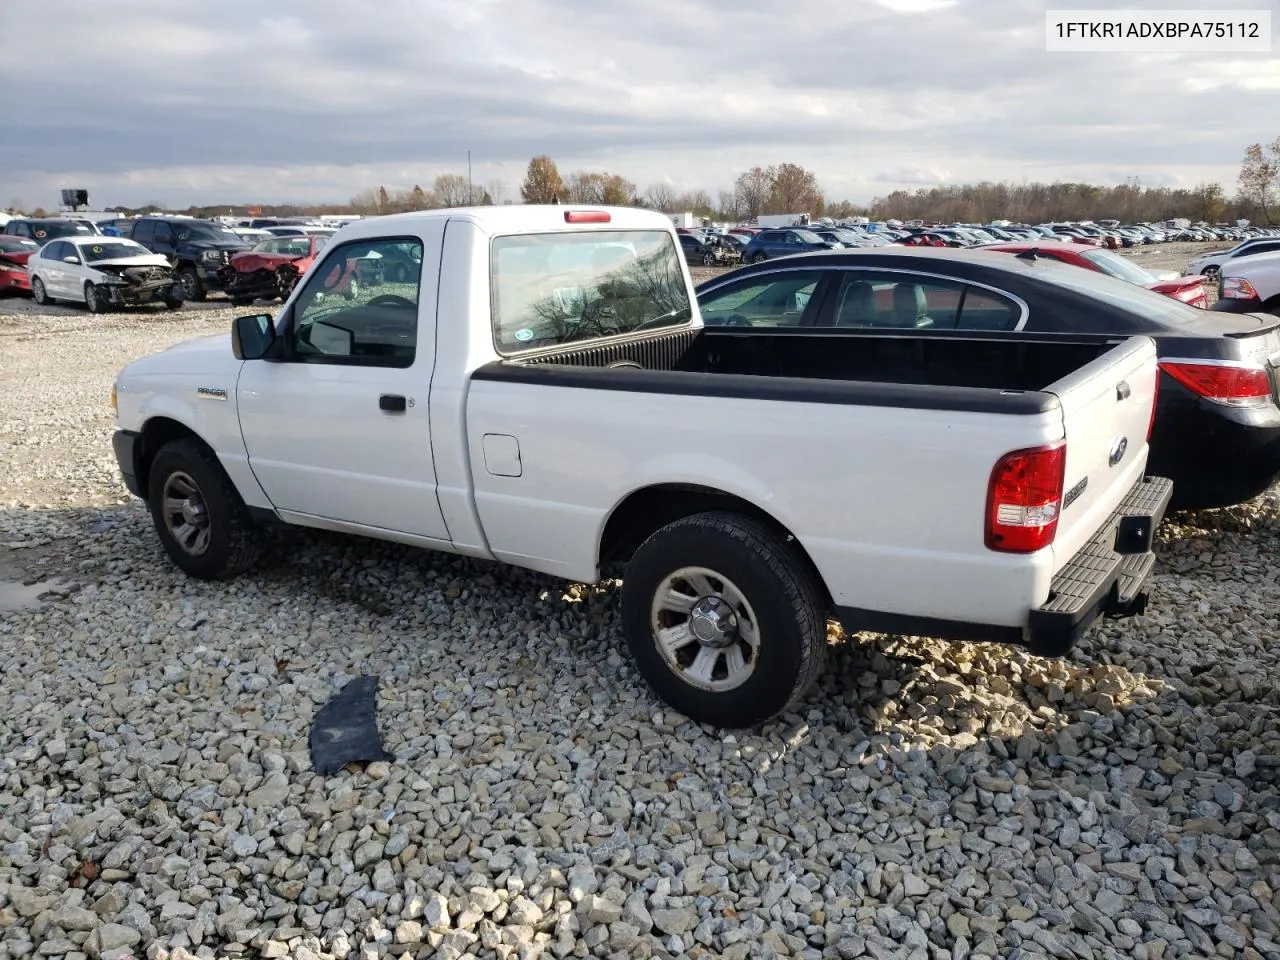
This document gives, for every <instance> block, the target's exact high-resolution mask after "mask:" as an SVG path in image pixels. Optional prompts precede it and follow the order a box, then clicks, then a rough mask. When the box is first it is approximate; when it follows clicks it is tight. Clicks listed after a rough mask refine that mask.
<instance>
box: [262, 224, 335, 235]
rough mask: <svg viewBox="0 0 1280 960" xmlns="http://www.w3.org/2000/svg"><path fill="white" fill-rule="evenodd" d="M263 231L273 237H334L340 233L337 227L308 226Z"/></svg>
mask: <svg viewBox="0 0 1280 960" xmlns="http://www.w3.org/2000/svg"><path fill="white" fill-rule="evenodd" d="M262 230H263V231H264V232H266V233H269V234H271V235H272V236H273V237H310V236H320V237H332V236H333V235H334V234H335V233H337V232H338V228H337V227H312V226H308V225H307V224H298V225H294V226H291V225H281V226H269V227H263V228H262Z"/></svg>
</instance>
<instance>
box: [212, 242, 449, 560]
mask: <svg viewBox="0 0 1280 960" xmlns="http://www.w3.org/2000/svg"><path fill="white" fill-rule="evenodd" d="M443 236H444V227H443V220H442V221H439V222H438V223H430V224H428V225H426V226H424V227H423V228H422V229H421V230H420V231H419V235H418V236H411V237H405V236H398V237H394V238H388V239H374V240H353V241H349V242H347V243H343V244H340V245H330V247H329V248H327V249H326V251H325V253H326V255H325V257H324V260H323V261H322V262H321V263H320V264H319V265H318V266H317V267H316V269H314V270H312V271H311V272H310V273H309V274H308V276H307V281H306V283H305V284H303V285H302V286H301V288H300V290H299V292H298V294H297V295H296V296H294V297H293V298H292V300H291V301H290V302H289V303H288V304H287V305H286V306H285V308H284V310H283V311H282V312H281V314H280V316H279V318H278V319H277V321H276V328H277V333H278V335H279V336H280V338H281V340H282V343H281V344H280V346H282V347H283V348H284V349H283V351H282V352H281V355H280V356H279V357H278V358H277V359H273V360H252V361H246V362H245V363H244V365H243V367H242V369H241V373H240V379H239V383H238V385H237V389H236V396H237V401H238V404H239V416H240V427H241V431H242V433H243V435H244V442H245V447H246V449H247V451H248V455H249V466H250V468H251V469H252V470H253V473H254V476H255V477H256V478H257V480H258V482H259V483H260V484H261V485H262V489H263V490H264V491H265V492H266V494H267V496H268V497H269V498H270V500H271V503H272V504H273V505H274V506H275V508H276V509H277V510H278V511H279V512H280V514H281V516H282V518H283V519H285V520H288V521H290V522H294V523H301V524H305V525H310V526H321V527H330V528H335V529H343V530H348V531H350V532H355V533H360V532H366V533H369V534H371V535H374V536H384V537H385V536H387V534H389V533H390V534H397V535H399V536H398V537H394V538H393V539H407V540H410V541H411V542H412V541H417V540H428V541H431V540H435V541H448V539H449V532H448V530H447V529H446V527H445V524H444V517H443V515H442V513H441V511H440V504H439V502H438V500H437V495H436V474H435V464H434V461H433V459H432V454H431V430H430V422H431V421H430V408H429V398H430V385H431V372H432V369H433V367H434V364H435V351H434V348H435V318H436V283H435V278H434V277H433V276H427V277H426V278H423V277H422V276H421V273H422V269H421V265H422V263H423V262H424V260H425V262H427V263H439V262H440V248H441V241H442V239H443ZM406 247H407V248H409V249H410V250H411V251H412V254H411V258H410V259H411V260H412V261H413V262H414V268H413V269H412V270H411V271H407V273H408V276H407V278H406V279H405V281H404V282H397V283H386V282H383V283H376V284H366V285H361V287H360V288H359V290H358V291H357V292H356V293H355V295H354V296H351V290H350V286H349V285H348V284H346V283H344V282H343V281H344V279H345V278H346V277H347V276H348V274H349V272H350V265H351V264H352V263H353V262H354V261H357V260H361V259H365V258H369V257H373V258H377V257H380V256H387V255H388V254H389V253H390V252H391V251H392V250H395V249H401V250H402V249H404V248H406ZM424 279H425V282H424Z"/></svg>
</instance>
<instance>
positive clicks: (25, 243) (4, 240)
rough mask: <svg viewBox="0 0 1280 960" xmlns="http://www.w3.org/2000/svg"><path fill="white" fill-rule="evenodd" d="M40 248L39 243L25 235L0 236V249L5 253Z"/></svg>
mask: <svg viewBox="0 0 1280 960" xmlns="http://www.w3.org/2000/svg"><path fill="white" fill-rule="evenodd" d="M39 249H40V244H38V243H36V242H35V241H34V240H28V239H27V238H26V237H0V250H2V251H4V252H5V253H31V252H33V251H35V250H39Z"/></svg>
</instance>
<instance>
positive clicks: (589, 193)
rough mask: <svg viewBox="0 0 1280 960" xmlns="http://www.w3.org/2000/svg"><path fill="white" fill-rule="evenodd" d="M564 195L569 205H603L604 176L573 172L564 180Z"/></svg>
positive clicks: (582, 171)
mask: <svg viewBox="0 0 1280 960" xmlns="http://www.w3.org/2000/svg"><path fill="white" fill-rule="evenodd" d="M564 185H565V195H566V197H567V198H568V199H569V201H570V202H571V203H603V202H604V201H603V200H602V199H601V194H602V193H603V191H604V175H603V174H599V173H587V172H586V171H585V170H575V171H574V172H573V173H571V174H569V176H567V177H566V178H565V183H564Z"/></svg>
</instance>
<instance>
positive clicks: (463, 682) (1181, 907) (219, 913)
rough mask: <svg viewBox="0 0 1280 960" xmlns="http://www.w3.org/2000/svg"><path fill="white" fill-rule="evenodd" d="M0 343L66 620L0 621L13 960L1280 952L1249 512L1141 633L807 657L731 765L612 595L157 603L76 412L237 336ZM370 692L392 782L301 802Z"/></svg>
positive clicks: (406, 589) (385, 583) (443, 571)
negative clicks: (117, 377) (345, 691)
mask: <svg viewBox="0 0 1280 960" xmlns="http://www.w3.org/2000/svg"><path fill="white" fill-rule="evenodd" d="M214 302H215V303H216V302H217V301H214ZM0 309H2V310H4V311H8V310H10V306H9V304H8V301H6V303H5V305H4V306H3V307H2V308H0ZM22 311H23V312H21V313H18V312H16V308H15V312H14V313H11V314H10V313H5V314H3V315H0V337H2V338H3V341H2V342H0V355H2V356H3V357H4V375H5V377H6V379H5V380H4V382H5V389H4V390H0V451H2V453H3V458H4V459H3V462H4V464H5V467H6V475H5V482H4V485H3V487H2V488H0V582H6V581H7V582H17V583H19V584H21V583H22V582H23V581H26V580H31V581H35V582H37V583H41V584H50V585H54V586H52V587H51V592H48V593H46V594H45V599H44V600H43V601H42V603H43V606H42V607H40V608H36V607H23V608H22V609H17V610H4V611H2V612H0V742H3V743H4V744H5V750H4V751H0V960H13V958H19V957H21V958H34V957H39V956H66V957H69V958H70V960H124V957H125V956H132V957H140V956H142V955H144V954H145V955H146V956H147V957H148V960H197V958H198V960H223V958H238V957H254V956H260V957H281V958H283V957H293V958H299V960H330V958H333V960H350V958H355V957H359V958H361V960H364V958H366V957H367V958H371V960H372V958H386V957H392V956H396V957H413V956H416V955H419V954H420V955H424V956H425V955H430V954H432V953H433V952H434V955H435V956H440V957H458V958H460V957H464V956H469V957H474V958H477V960H480V958H483V960H491V958H498V957H501V958H504V960H505V958H518V957H532V956H534V955H541V956H544V957H547V956H550V957H556V956H561V957H567V956H574V957H584V956H599V957H612V956H619V957H632V956H634V957H666V956H674V955H677V954H679V955H683V956H690V957H701V956H706V957H710V956H722V957H728V958H746V957H755V956H768V955H776V956H790V957H814V958H820V957H832V956H837V957H899V956H909V957H913V958H915V957H920V958H927V960H935V958H940V957H950V958H964V957H993V958H994V957H1002V958H1003V957H1014V956H1018V957H1025V958H1032V957H1067V956H1073V957H1078V958H1086V957H1095V958H1099V960H1101V958H1109V957H1115V956H1122V957H1134V958H1147V960H1172V958H1175V957H1176V958H1183V957H1188V958H1189V957H1194V956H1220V957H1238V958H1242V960H1243V958H1250V960H1253V958H1255V957H1263V958H1267V960H1270V958H1271V957H1274V956H1280V945H1278V943H1277V941H1278V940H1280V909H1278V907H1280V790H1278V789H1277V771H1280V727H1278V725H1277V723H1276V717H1277V716H1280V645H1277V644H1276V643H1275V642H1274V638H1275V637H1276V636H1277V635H1280V615H1278V614H1277V611H1280V572H1278V571H1277V566H1276V564H1275V562H1274V556H1275V554H1276V548H1277V546H1280V498H1278V497H1277V495H1276V494H1275V493H1271V494H1268V495H1266V496H1264V497H1262V498H1259V499H1258V500H1257V501H1255V502H1254V503H1252V504H1249V505H1247V506H1244V507H1239V508H1232V509H1229V510H1221V511H1206V512H1203V513H1198V514H1183V515H1178V516H1174V517H1171V518H1170V519H1169V521H1168V522H1167V523H1166V524H1165V525H1164V526H1163V527H1162V529H1161V532H1160V543H1159V550H1160V563H1159V565H1158V567H1157V574H1156V578H1155V581H1154V593H1153V598H1152V605H1151V607H1150V609H1149V611H1148V613H1147V614H1146V615H1144V616H1143V617H1140V618H1137V619H1133V620H1127V621H1115V622H1112V621H1105V622H1102V623H1100V624H1098V625H1097V627H1095V629H1094V631H1093V632H1092V633H1091V634H1090V636H1089V637H1087V638H1086V639H1085V640H1084V641H1083V642H1082V643H1081V644H1080V645H1079V647H1078V649H1077V650H1075V651H1073V652H1072V654H1071V655H1070V656H1069V657H1067V658H1064V659H1061V660H1049V659H1044V658H1039V657H1034V656H1031V655H1030V654H1028V653H1026V652H1025V651H1021V650H1014V649H1009V648H1005V647H1000V646H996V645H984V644H953V643H952V644H949V643H943V642H940V641H936V640H932V639H928V638H920V637H893V636H883V635H862V636H857V637H844V636H843V635H841V634H840V633H839V632H838V631H836V630H833V631H832V635H831V641H832V642H831V659H832V668H831V670H830V671H829V672H828V673H827V674H826V675H824V677H823V679H822V681H821V683H820V684H819V688H818V689H817V690H816V691H815V693H814V694H813V695H812V696H811V697H810V698H809V699H808V700H806V701H805V703H804V704H803V705H802V707H801V709H800V711H799V712H798V713H796V714H794V715H789V716H786V717H783V718H781V719H780V720H778V721H777V722H775V723H772V724H769V725H767V726H765V727H764V728H762V729H759V730H753V731H740V732H735V733H728V732H724V731H716V730H712V729H708V728H703V727H699V726H697V725H694V724H690V723H688V722H686V721H685V720H684V719H683V718H681V717H680V716H678V715H677V714H675V713H674V712H673V711H671V710H668V709H665V708H659V707H658V706H657V705H656V704H655V703H654V701H653V700H652V699H651V697H650V695H649V693H648V692H647V690H646V688H645V687H644V685H643V684H642V683H641V682H640V681H639V679H638V677H637V675H636V673H635V670H634V668H633V666H632V664H631V660H630V657H629V655H628V654H627V652H626V649H625V645H624V644H623V643H622V642H621V639H620V634H619V631H618V619H617V618H618V611H617V597H616V588H615V585H612V584H605V585H602V586H600V587H591V588H587V587H581V586H570V585H566V584H563V583H560V582H557V581H554V580H551V579H549V578H546V577H541V576H538V575H534V574H528V573H524V572H521V571H515V570H510V569H505V568H499V567H495V566H493V565H488V564H484V563H480V562H477V561H469V560H463V559H457V558H448V557H440V556H435V555H432V554H427V553H421V552H416V551H413V550H411V549H409V548H402V547H399V546H393V545H388V544H379V543H374V542H366V541H354V540H342V539H339V538H336V537H330V536H328V535H325V534H316V533H308V532H305V531H296V530H286V531H278V532H276V533H274V534H272V535H271V537H270V546H269V550H268V555H267V557H266V558H265V559H264V562H263V564H262V566H261V567H260V568H259V569H258V570H257V571H255V573H254V574H253V575H252V576H249V577H245V578H242V579H240V580H236V581H232V582H229V583H217V584H214V583H198V582H196V581H192V580H188V579H186V578H184V577H182V576H180V575H179V574H177V573H176V571H175V570H174V569H173V568H172V566H171V565H170V564H169V563H168V562H167V560H166V559H165V558H164V557H163V555H162V553H161V551H160V550H159V548H158V546H157V544H156V541H155V536H154V532H153V531H152V530H151V528H150V518H149V516H148V515H147V513H146V511H145V510H144V509H143V508H142V507H141V505H140V504H137V503H135V502H133V500H132V499H131V498H130V497H129V496H128V494H127V492H126V491H124V490H123V488H122V487H121V485H120V483H119V480H118V477H117V474H116V468H115V464H114V462H113V458H112V454H111V448H110V436H111V429H112V423H111V417H110V410H109V408H108V407H107V406H106V404H105V402H104V400H105V397H106V396H107V395H108V393H109V391H110V386H111V381H112V378H113V376H114V374H115V372H116V370H117V369H118V367H119V366H120V365H121V364H122V363H124V362H125V361H127V360H128V359H131V358H132V357H134V356H138V355H141V354H143V353H146V352H150V351H152V350H156V349H160V348H162V347H164V346H166V345H167V344H169V343H172V342H175V341H176V340H178V339H181V338H185V337H188V336H192V335H197V334H205V333H224V332H225V329H226V323H227V320H228V318H229V316H230V315H231V311H227V310H225V309H220V308H216V307H212V306H211V307H209V308H192V309H190V311H187V310H184V311H181V312H179V313H178V314H174V315H167V314H156V313H152V312H145V311H144V312H137V313H120V314H107V315H104V316H103V317H101V318H95V319H94V321H93V326H92V332H93V347H94V348H93V349H92V350H85V349H84V340H85V335H86V329H87V328H86V327H85V324H86V323H87V320H86V318H85V316H84V315H83V313H81V312H77V311H74V310H66V309H64V308H57V309H55V310H54V311H52V312H49V313H47V314H43V313H42V314H36V313H33V312H30V311H29V310H28V308H26V307H23V308H22ZM360 674H375V675H377V676H378V677H379V678H380V681H381V683H380V694H379V696H380V700H379V704H378V709H379V721H380V725H381V730H382V734H383V737H384V740H385V742H386V746H387V748H388V750H389V751H391V752H392V753H393V754H394V755H395V756H396V758H397V759H396V762H395V763H390V764H370V765H369V766H368V767H366V768H365V769H364V770H363V771H359V770H349V771H342V772H340V773H338V774H336V775H334V776H332V777H328V778H322V777H318V776H316V775H315V773H314V771H313V770H312V769H311V765H310V761H309V757H308V752H307V734H308V730H309V726H310V722H311V718H312V717H313V716H314V714H315V711H316V709H317V708H318V707H319V705H320V704H322V703H324V702H325V701H326V700H327V699H328V697H329V696H331V695H332V693H333V692H334V691H336V690H337V689H340V688H341V686H342V685H343V684H344V683H345V682H347V681H348V680H350V679H351V678H352V677H354V676H358V675H360ZM50 951H53V952H50Z"/></svg>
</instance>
